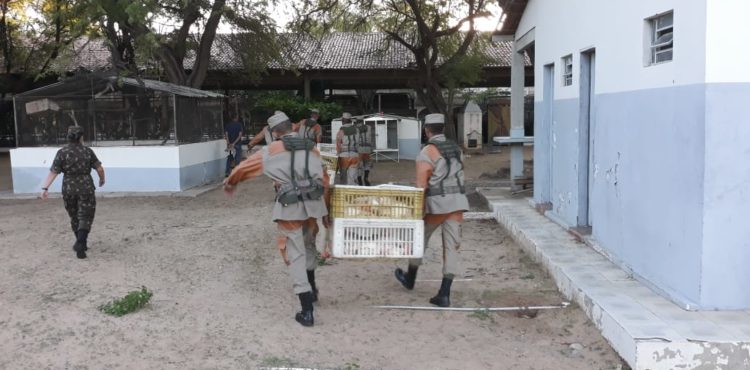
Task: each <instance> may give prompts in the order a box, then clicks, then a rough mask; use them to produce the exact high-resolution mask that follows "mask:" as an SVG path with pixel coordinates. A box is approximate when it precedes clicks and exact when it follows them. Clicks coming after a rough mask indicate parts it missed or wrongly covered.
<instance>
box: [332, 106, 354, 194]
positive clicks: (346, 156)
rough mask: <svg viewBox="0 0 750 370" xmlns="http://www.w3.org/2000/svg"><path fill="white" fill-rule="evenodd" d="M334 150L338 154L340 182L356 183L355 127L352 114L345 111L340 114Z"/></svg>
mask: <svg viewBox="0 0 750 370" xmlns="http://www.w3.org/2000/svg"><path fill="white" fill-rule="evenodd" d="M336 152H337V153H338V154H339V171H341V182H342V183H343V184H344V185H357V169H358V167H359V152H358V151H357V128H356V127H354V125H353V124H352V115H351V114H349V113H346V112H344V114H342V115H341V129H340V130H339V132H338V133H337V134H336Z"/></svg>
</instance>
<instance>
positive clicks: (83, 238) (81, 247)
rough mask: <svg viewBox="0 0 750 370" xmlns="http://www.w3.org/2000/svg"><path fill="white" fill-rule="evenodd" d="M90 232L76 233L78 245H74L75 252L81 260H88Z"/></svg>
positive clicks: (81, 231)
mask: <svg viewBox="0 0 750 370" xmlns="http://www.w3.org/2000/svg"><path fill="white" fill-rule="evenodd" d="M88 237H89V231H88V230H78V232H76V243H75V244H73V250H74V251H76V257H78V258H80V259H84V258H86V251H87V250H88V249H89V248H88V245H87V244H88Z"/></svg>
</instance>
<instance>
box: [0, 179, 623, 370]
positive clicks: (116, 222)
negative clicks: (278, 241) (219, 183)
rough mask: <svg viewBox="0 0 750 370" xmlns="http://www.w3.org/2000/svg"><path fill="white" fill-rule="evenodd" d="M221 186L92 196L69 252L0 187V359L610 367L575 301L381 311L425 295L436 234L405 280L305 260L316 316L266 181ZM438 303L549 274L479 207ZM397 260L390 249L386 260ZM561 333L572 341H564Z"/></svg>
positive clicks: (17, 362)
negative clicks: (532, 311)
mask: <svg viewBox="0 0 750 370" xmlns="http://www.w3.org/2000/svg"><path fill="white" fill-rule="evenodd" d="M239 191H240V192H239V194H238V196H237V197H236V198H232V199H228V198H226V197H225V196H224V195H223V194H222V193H221V192H220V191H214V192H211V193H209V194H206V195H204V196H202V197H199V198H196V199H186V198H131V199H100V200H99V204H98V206H99V209H98V212H97V216H96V221H95V229H94V231H93V232H92V235H91V240H90V253H89V258H88V259H86V260H83V261H81V260H77V259H75V256H74V252H73V251H72V250H71V244H72V241H73V239H72V233H71V232H70V230H69V227H68V224H67V219H66V215H65V213H64V210H63V207H62V201H61V200H59V199H53V200H50V201H47V202H44V203H43V202H41V201H0V209H2V210H3V212H2V213H1V214H0V250H1V251H2V255H3V258H2V259H0V369H13V370H16V369H41V368H51V369H105V368H106V369H255V368H259V367H264V366H268V367H273V366H276V367H280V366H290V365H293V366H302V367H315V368H329V369H330V368H352V369H616V368H618V365H620V364H621V360H620V359H619V358H618V357H617V355H616V354H615V353H614V351H613V350H612V349H611V348H610V347H609V346H608V345H607V343H606V342H605V340H604V339H603V338H602V337H601V335H600V334H599V333H598V332H597V330H596V329H595V328H594V327H593V326H592V325H591V323H590V322H588V321H587V320H586V317H585V315H584V314H583V313H582V312H581V311H580V310H579V309H577V308H575V307H571V308H568V309H564V310H555V311H542V312H540V313H539V314H538V316H536V317H535V318H532V319H530V318H522V317H516V316H515V315H513V314H497V313H491V314H485V313H458V312H456V313H437V312H407V311H383V310H377V309H373V308H372V307H371V306H372V305H380V304H403V305H428V303H427V300H428V299H429V297H431V296H432V295H434V293H435V292H436V291H437V289H438V284H439V282H437V280H438V279H439V278H440V263H439V261H440V256H439V253H438V239H437V238H434V239H433V240H432V241H431V244H430V248H429V249H428V252H427V258H426V262H425V267H424V268H423V269H422V270H421V271H420V274H419V280H428V281H419V282H418V283H417V287H416V289H415V290H414V291H411V292H409V291H406V290H404V289H403V288H401V287H400V285H398V283H397V282H396V281H395V279H394V278H393V269H394V267H395V264H394V263H393V262H377V263H373V262H369V263H365V262H355V261H335V262H334V263H333V264H332V265H326V266H321V267H320V269H319V272H318V282H319V286H320V289H321V298H320V299H321V300H320V303H319V304H318V306H317V307H316V312H315V313H316V326H315V327H313V328H303V327H301V326H299V325H298V324H297V323H296V322H295V321H294V320H293V319H292V317H293V314H294V312H295V311H296V310H297V307H298V301H297V299H296V297H295V296H294V295H293V294H292V293H291V286H290V285H291V284H290V281H289V279H288V277H287V274H286V271H285V266H284V265H283V263H282V262H281V258H280V257H279V256H278V252H277V251H276V250H275V247H274V246H273V240H274V235H275V234H274V230H275V228H274V225H273V224H272V223H271V222H270V221H269V220H268V217H267V215H268V214H269V212H270V208H271V202H270V200H271V196H272V192H271V189H270V183H269V182H268V181H267V180H258V181H253V182H250V183H246V184H243V185H241V187H240V189H239ZM462 256H463V258H464V263H463V265H464V266H465V267H466V276H465V277H466V278H471V279H474V280H472V281H457V282H456V283H454V290H453V291H454V294H453V296H452V301H453V303H454V306H459V307H472V306H502V305H517V304H559V303H560V302H561V301H562V297H561V296H560V295H559V294H558V293H557V291H556V289H555V286H554V284H553V283H552V281H551V280H550V279H549V278H548V277H547V276H545V274H544V273H543V272H542V271H541V270H540V269H539V267H538V266H536V265H534V264H532V263H531V262H530V259H529V258H528V257H527V256H525V255H524V254H523V253H522V252H521V251H520V249H519V247H518V246H517V245H516V244H515V243H514V242H513V241H512V240H511V239H510V237H509V236H508V234H507V233H506V232H505V231H504V230H503V229H502V228H500V227H499V226H498V225H497V224H496V223H494V222H490V221H467V222H466V224H465V228H464V242H463V247H462ZM402 264H403V263H402ZM141 285H145V286H147V287H148V288H149V289H151V290H153V292H154V298H153V300H152V303H151V305H150V306H149V307H148V308H147V309H145V310H143V311H140V312H138V313H134V314H131V315H127V316H124V317H121V318H114V317H110V316H106V315H104V314H102V313H101V312H99V311H98V310H97V306H99V305H101V304H102V303H105V302H107V301H109V300H111V299H113V298H115V297H119V296H123V295H124V294H125V293H127V292H128V291H130V290H135V289H137V288H139V287H140V286H141ZM571 343H578V344H581V345H582V347H583V349H581V350H580V351H573V353H571V350H570V348H569V345H570V344H571Z"/></svg>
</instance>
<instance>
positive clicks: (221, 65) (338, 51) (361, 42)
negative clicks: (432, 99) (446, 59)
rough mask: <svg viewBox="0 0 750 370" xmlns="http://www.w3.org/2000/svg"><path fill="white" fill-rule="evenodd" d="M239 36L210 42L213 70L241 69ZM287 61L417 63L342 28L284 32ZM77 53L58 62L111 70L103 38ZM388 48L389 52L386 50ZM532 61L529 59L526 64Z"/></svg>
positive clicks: (318, 65)
mask: <svg viewBox="0 0 750 370" xmlns="http://www.w3.org/2000/svg"><path fill="white" fill-rule="evenodd" d="M237 37H238V36H237V35H233V34H219V35H217V36H216V40H215V41H214V44H213V46H212V51H211V66H210V68H209V69H210V70H231V69H241V68H242V67H243V64H242V59H241V58H240V56H239V55H238V54H237V53H236V52H235V48H236V47H237V46H236V45H237V44H238V43H237ZM280 38H281V41H282V45H285V46H284V47H283V52H282V55H283V61H282V62H278V61H273V62H271V63H269V65H268V68H269V69H292V68H297V69H300V70H344V69H349V70H351V69H355V70H376V69H402V68H406V67H408V66H409V64H410V63H413V62H414V55H413V54H412V53H411V52H410V51H409V50H408V49H406V48H405V47H404V46H403V45H401V44H398V43H396V42H388V40H387V37H386V35H385V34H383V33H377V32H370V33H349V32H339V33H333V34H330V35H327V36H325V37H324V38H322V39H320V40H318V39H314V38H311V37H309V36H304V35H296V34H289V33H287V34H281V35H280ZM72 47H73V48H74V50H75V53H74V55H75V57H73V58H71V59H65V60H61V61H59V62H60V63H67V64H68V65H69V66H68V67H67V69H68V70H69V71H73V70H76V69H81V68H82V69H86V70H91V71H97V70H103V69H107V68H109V65H110V60H109V51H108V49H107V47H106V45H105V43H104V41H103V40H87V41H83V40H82V41H78V42H76V43H75V44H74V45H73V46H72ZM386 49H387V50H386ZM485 52H486V53H487V55H488V56H489V57H490V59H491V60H492V61H493V62H491V63H490V64H488V65H486V66H485V67H509V66H510V65H511V53H512V44H511V43H510V42H500V43H497V42H488V43H487V47H486V49H485ZM193 57H194V56H193V55H190V54H189V55H188V56H187V57H186V58H185V63H184V64H185V68H190V67H191V66H192V63H193ZM527 63H528V62H527Z"/></svg>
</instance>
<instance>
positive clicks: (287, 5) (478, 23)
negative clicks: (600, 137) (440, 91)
mask: <svg viewBox="0 0 750 370" xmlns="http://www.w3.org/2000/svg"><path fill="white" fill-rule="evenodd" d="M274 3H275V4H274ZM291 3H292V1H276V2H271V4H270V5H269V8H270V9H269V10H270V13H271V14H272V16H273V18H274V19H275V20H276V24H277V29H278V31H279V32H284V31H286V25H287V23H289V22H290V21H291V20H292V18H293V17H294V10H293V8H292V6H291ZM487 10H489V11H490V12H491V13H492V14H493V16H492V17H487V18H478V19H476V20H475V27H476V29H477V30H479V31H493V30H495V29H496V28H497V27H498V23H499V18H500V16H501V15H502V9H501V8H500V7H499V6H498V5H497V4H494V3H493V4H492V5H489V6H488V9H487ZM26 16H28V17H31V18H37V17H39V15H38V14H37V13H36V12H35V11H34V9H33V8H32V7H30V6H29V7H27V9H26ZM456 21H457V20H456ZM155 23H156V24H157V29H158V28H159V26H158V25H159V24H161V25H162V27H163V29H164V30H165V31H167V30H171V29H173V27H174V25H170V24H168V22H159V20H156V22H155ZM467 28H468V23H467V24H464V31H465V30H466V29H467ZM218 32H219V33H231V32H232V26H231V25H229V24H227V23H226V22H222V23H221V24H220V25H219V28H218Z"/></svg>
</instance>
